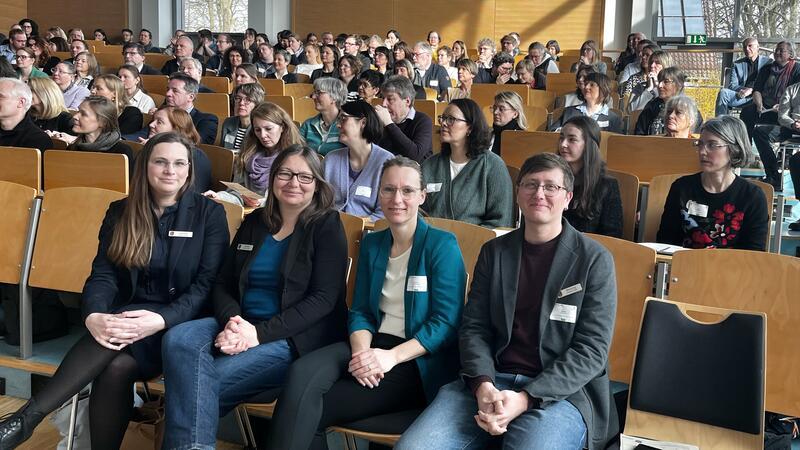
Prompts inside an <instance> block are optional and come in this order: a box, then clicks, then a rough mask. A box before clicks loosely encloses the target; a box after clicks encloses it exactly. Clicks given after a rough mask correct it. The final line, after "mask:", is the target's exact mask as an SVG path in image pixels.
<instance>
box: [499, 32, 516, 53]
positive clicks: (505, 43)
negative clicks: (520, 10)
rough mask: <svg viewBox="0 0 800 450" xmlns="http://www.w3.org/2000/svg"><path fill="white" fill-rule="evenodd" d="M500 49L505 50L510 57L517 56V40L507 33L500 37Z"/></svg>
mask: <svg viewBox="0 0 800 450" xmlns="http://www.w3.org/2000/svg"><path fill="white" fill-rule="evenodd" d="M500 51H503V52H506V53H508V54H509V55H511V56H512V57H513V56H517V54H518V53H519V47H517V40H516V39H514V36H512V35H510V34H507V35H505V36H503V38H502V39H500Z"/></svg>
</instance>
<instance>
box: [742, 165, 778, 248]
mask: <svg viewBox="0 0 800 450" xmlns="http://www.w3.org/2000/svg"><path fill="white" fill-rule="evenodd" d="M748 181H750V182H751V183H753V184H755V185H756V186H758V187H759V188H761V192H763V193H764V197H765V198H766V200H767V216H768V217H769V219H768V221H767V223H769V224H772V205H773V203H774V202H775V187H774V186H772V185H771V184H769V183H765V182H763V181H759V180H748ZM770 226H771V225H770ZM771 246H772V239H770V235H769V233H767V251H770V247H771Z"/></svg>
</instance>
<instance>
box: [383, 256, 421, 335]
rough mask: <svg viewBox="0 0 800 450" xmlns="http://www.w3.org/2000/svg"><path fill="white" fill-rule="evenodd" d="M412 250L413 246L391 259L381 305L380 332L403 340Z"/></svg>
mask: <svg viewBox="0 0 800 450" xmlns="http://www.w3.org/2000/svg"><path fill="white" fill-rule="evenodd" d="M412 248H413V246H412V247H409V248H408V250H406V251H404V252H403V253H402V254H400V255H398V256H396V257H394V258H392V257H389V263H388V264H387V265H386V278H384V279H383V288H382V289H381V300H380V303H379V309H380V310H381V312H382V313H383V320H381V326H380V327H379V328H378V332H379V333H386V334H391V335H392V336H397V337H399V338H401V339H405V338H406V303H405V294H406V289H405V282H406V273H407V272H408V259H409V257H410V256H411V249H412Z"/></svg>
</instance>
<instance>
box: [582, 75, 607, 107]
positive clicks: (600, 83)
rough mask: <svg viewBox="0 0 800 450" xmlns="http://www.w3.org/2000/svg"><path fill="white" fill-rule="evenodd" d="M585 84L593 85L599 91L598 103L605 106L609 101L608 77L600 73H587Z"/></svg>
mask: <svg viewBox="0 0 800 450" xmlns="http://www.w3.org/2000/svg"><path fill="white" fill-rule="evenodd" d="M585 82H586V83H590V82H591V83H595V84H596V85H597V87H598V88H599V89H600V99H601V100H600V101H601V103H603V104H607V103H608V102H609V100H611V79H610V78H609V77H608V75H606V74H604V73H601V72H589V73H588V74H586V80H585Z"/></svg>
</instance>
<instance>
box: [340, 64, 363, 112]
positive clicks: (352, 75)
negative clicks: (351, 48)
mask: <svg viewBox="0 0 800 450" xmlns="http://www.w3.org/2000/svg"><path fill="white" fill-rule="evenodd" d="M360 64H361V60H360V59H358V58H357V57H355V56H353V55H344V56H342V57H341V58H339V80H341V81H342V82H343V83H344V85H345V86H347V101H348V102H351V101H353V100H355V99H357V98H358V75H359V74H360V73H361V65H360Z"/></svg>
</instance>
